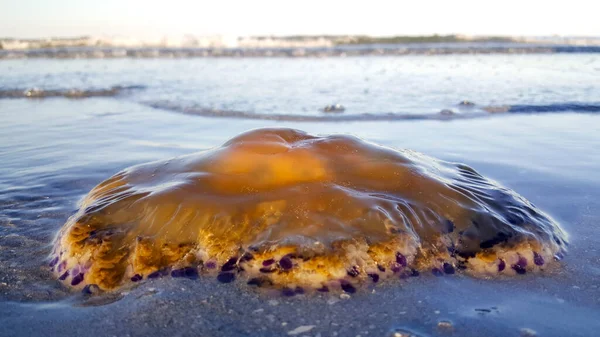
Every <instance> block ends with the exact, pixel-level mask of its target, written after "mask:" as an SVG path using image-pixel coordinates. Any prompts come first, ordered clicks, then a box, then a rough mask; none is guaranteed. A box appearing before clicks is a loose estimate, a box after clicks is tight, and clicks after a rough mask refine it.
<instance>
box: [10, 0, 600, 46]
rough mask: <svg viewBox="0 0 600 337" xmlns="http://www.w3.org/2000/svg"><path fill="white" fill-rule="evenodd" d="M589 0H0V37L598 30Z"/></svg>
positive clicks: (594, 7) (586, 32) (593, 32)
mask: <svg viewBox="0 0 600 337" xmlns="http://www.w3.org/2000/svg"><path fill="white" fill-rule="evenodd" d="M597 2H598V1H596V0H569V1H564V0H562V1H556V0H496V1H493V2H492V1H485V0H410V1H398V0H397V1H392V0H388V1H383V0H361V1H352V0H331V1H327V0H302V1H299V0H293V1H289V0H288V1H285V0H213V1H202V0H196V1H193V0H189V1H186V0H158V1H155V0H129V1H128V0H94V1H89V0H0V37H21V38H34V37H48V36H80V35H93V36H99V35H104V36H107V35H108V36H112V35H120V36H127V37H136V38H151V37H152V38H153V37H159V36H165V35H167V36H180V35H183V34H193V35H215V34H220V35H242V36H245V35H291V34H298V35H309V34H366V35H428V34H454V33H456V34H467V35H527V36H540V35H554V34H558V35H579V36H600V20H599V19H598V14H597V13H598V12H599V11H600V6H599V5H597V4H596V3H597Z"/></svg>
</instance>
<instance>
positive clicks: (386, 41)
mask: <svg viewBox="0 0 600 337" xmlns="http://www.w3.org/2000/svg"><path fill="white" fill-rule="evenodd" d="M439 43H455V44H472V43H515V44H547V45H569V46H600V37H560V36H549V37H516V36H467V35H422V36H409V35H398V36H383V37H378V36H366V35H290V36H247V37H240V36H222V35H214V36H194V35H184V36H175V37H173V36H171V37H160V38H156V39H136V38H131V37H119V36H113V37H94V36H79V37H50V38H38V39H19V38H0V50H11V51H14V50H33V49H49V48H75V47H79V48H83V47H86V48H116V47H120V48H220V49H228V48H240V49H259V48H334V47H343V46H351V45H394V44H439Z"/></svg>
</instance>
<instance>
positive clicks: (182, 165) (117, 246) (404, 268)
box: [50, 129, 566, 292]
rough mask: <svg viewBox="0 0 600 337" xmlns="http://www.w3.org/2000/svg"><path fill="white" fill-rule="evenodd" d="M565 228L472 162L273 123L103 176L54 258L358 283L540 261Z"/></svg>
mask: <svg viewBox="0 0 600 337" xmlns="http://www.w3.org/2000/svg"><path fill="white" fill-rule="evenodd" d="M565 240H566V236H565V233H563V231H562V230H561V229H560V227H559V226H558V225H557V224H556V223H555V222H554V221H553V220H552V219H551V218H550V217H548V216H547V215H545V214H544V213H542V212H541V211H539V210H537V209H536V208H535V207H534V206H533V205H532V204H531V203H529V202H528V201H527V200H525V199H524V198H522V197H520V196H519V195H517V194H516V193H514V192H512V191H510V190H508V189H506V188H503V187H501V186H499V185H498V184H497V183H495V182H493V181H491V180H489V179H486V178H484V177H482V176H481V175H480V174H478V173H477V172H475V171H474V170H473V169H471V168H470V167H468V166H466V165H462V164H455V163H449V162H444V161H438V160H435V159H433V158H430V157H427V156H424V155H421V154H418V153H416V152H412V151H407V150H393V149H389V148H385V147H380V146H377V145H374V144H371V143H368V142H365V141H362V140H360V139H358V138H355V137H352V136H346V135H334V136H328V137H316V136H312V135H309V134H306V133H304V132H301V131H298V130H291V129H259V130H254V131H250V132H247V133H244V134H241V135H239V136H237V137H235V138H233V139H231V140H229V141H228V142H227V143H225V144H223V145H222V146H221V147H217V148H214V149H212V150H209V151H205V152H200V153H196V154H192V155H188V156H182V157H177V158H174V159H170V160H167V161H159V162H153V163H148V164H143V165H139V166H134V167H131V168H128V169H126V170H124V171H122V172H120V173H118V174H116V175H114V176H113V177H111V178H109V179H108V180H106V181H104V182H102V183H100V184H99V185H98V186H96V187H95V188H94V189H92V191H91V192H90V193H89V194H88V195H87V196H86V197H85V198H84V200H83V201H82V203H81V207H80V209H79V211H78V212H77V213H76V214H75V215H73V216H72V217H71V218H70V219H69V220H68V221H67V223H66V224H65V225H64V226H63V228H62V229H61V230H60V232H59V233H58V235H57V238H56V241H55V248H54V251H53V253H52V256H51V257H50V260H51V261H50V266H51V268H52V270H53V272H54V273H55V275H56V277H57V278H58V279H59V280H61V281H63V282H64V283H65V284H67V285H68V286H70V287H74V288H84V289H85V287H89V286H90V285H94V287H98V288H100V289H103V290H112V289H115V288H118V287H121V286H124V285H126V284H129V283H131V282H138V281H141V280H143V279H146V278H154V277H159V276H163V275H167V274H170V275H172V276H175V277H197V276H198V274H199V273H200V274H207V275H216V276H217V278H218V279H219V281H221V282H226V283H227V282H231V281H233V280H234V279H236V278H237V279H243V280H245V281H246V282H247V283H248V284H251V285H258V286H265V285H268V286H271V287H275V288H283V289H284V290H285V291H288V292H289V290H290V289H292V292H293V291H297V290H298V289H317V290H321V291H326V290H328V289H330V288H336V287H337V288H340V289H342V290H343V291H347V292H353V291H354V290H355V289H356V286H357V285H359V284H367V283H373V282H377V281H379V280H380V279H384V278H390V277H405V276H414V275H418V274H419V272H423V271H432V272H433V273H434V274H443V273H447V274H451V273H454V272H455V271H456V270H457V269H458V270H464V272H467V273H470V274H472V275H475V276H486V275H497V274H507V275H513V274H522V273H525V272H531V271H538V270H541V269H544V268H546V267H547V265H548V264H550V262H551V261H553V259H554V257H555V256H559V255H560V254H562V253H563V251H564V245H565V243H566V241H565ZM293 289H296V290H293ZM302 291H303V290H302Z"/></svg>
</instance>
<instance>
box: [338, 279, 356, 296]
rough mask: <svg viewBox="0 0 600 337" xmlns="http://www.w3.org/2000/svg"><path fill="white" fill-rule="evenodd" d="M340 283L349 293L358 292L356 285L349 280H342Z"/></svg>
mask: <svg viewBox="0 0 600 337" xmlns="http://www.w3.org/2000/svg"><path fill="white" fill-rule="evenodd" d="M340 283H341V286H342V290H343V291H345V292H347V293H349V294H353V293H355V292H356V288H354V286H353V285H352V284H351V283H350V282H348V281H346V280H341V281H340Z"/></svg>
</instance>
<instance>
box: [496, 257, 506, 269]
mask: <svg viewBox="0 0 600 337" xmlns="http://www.w3.org/2000/svg"><path fill="white" fill-rule="evenodd" d="M505 268H506V262H504V260H502V259H498V272H501V271H503V270H504V269H505Z"/></svg>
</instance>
